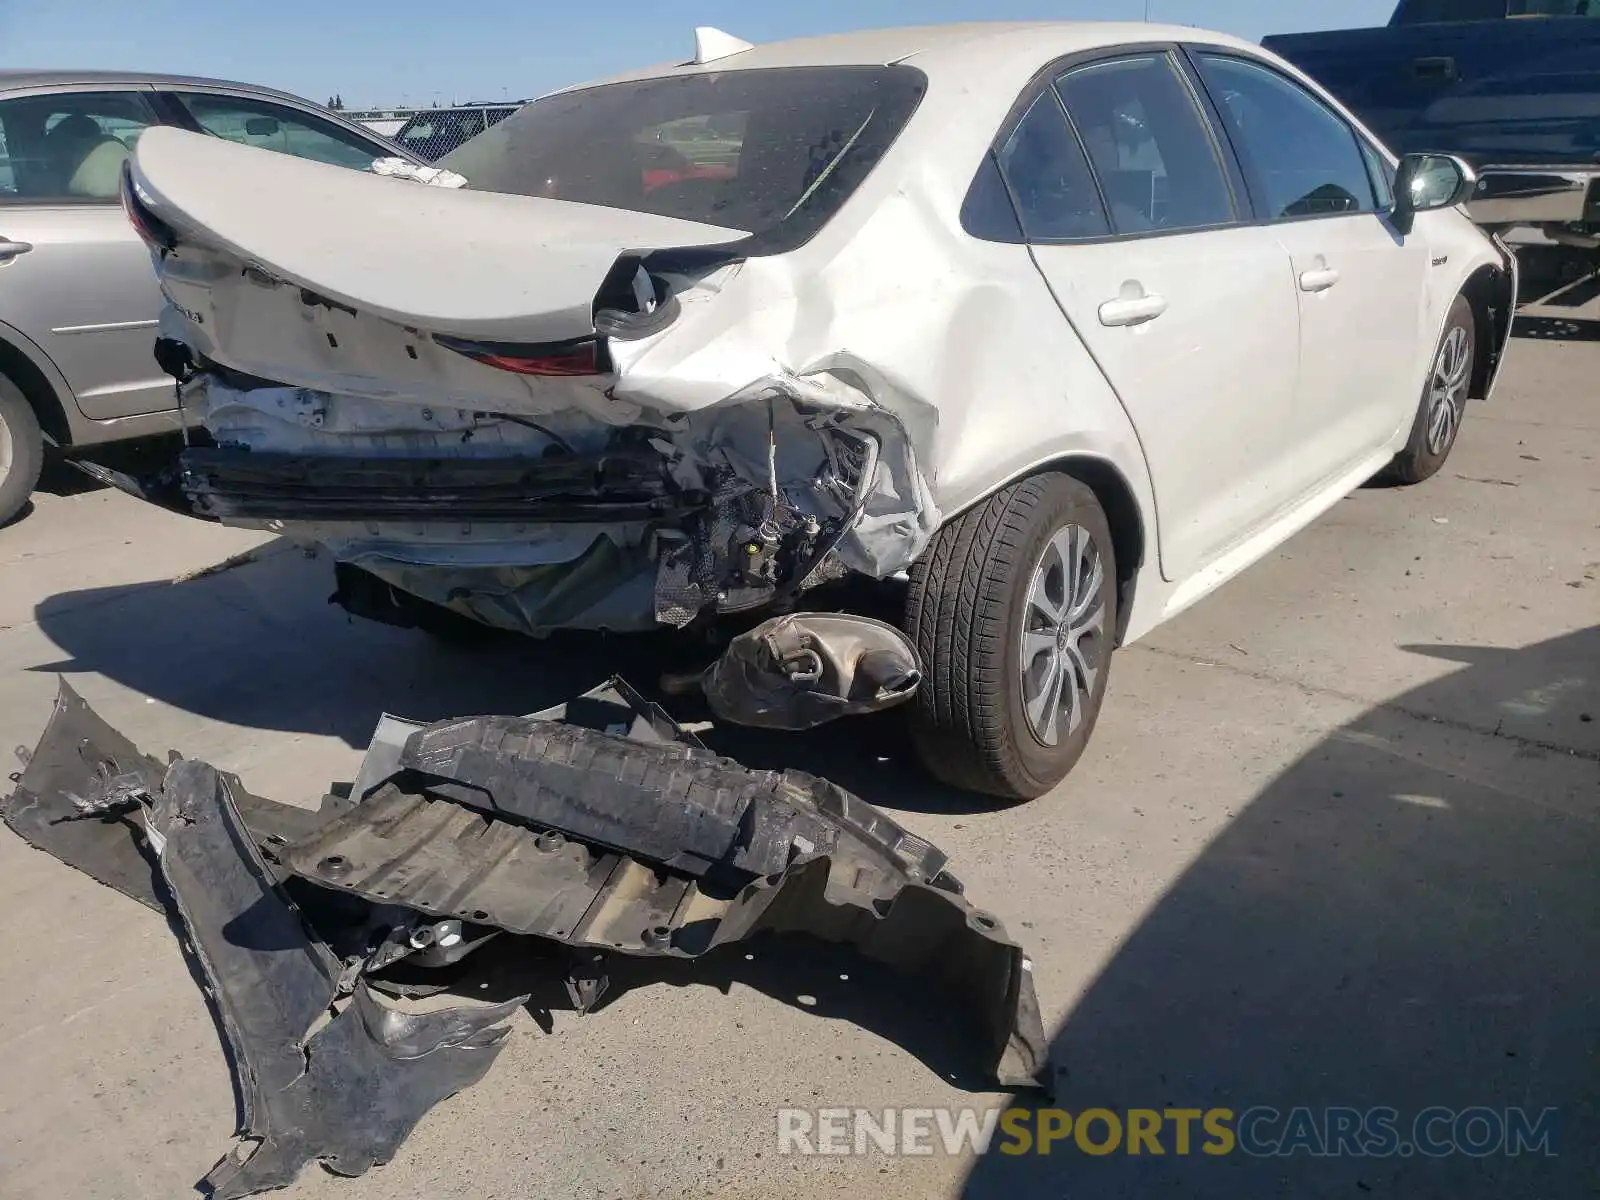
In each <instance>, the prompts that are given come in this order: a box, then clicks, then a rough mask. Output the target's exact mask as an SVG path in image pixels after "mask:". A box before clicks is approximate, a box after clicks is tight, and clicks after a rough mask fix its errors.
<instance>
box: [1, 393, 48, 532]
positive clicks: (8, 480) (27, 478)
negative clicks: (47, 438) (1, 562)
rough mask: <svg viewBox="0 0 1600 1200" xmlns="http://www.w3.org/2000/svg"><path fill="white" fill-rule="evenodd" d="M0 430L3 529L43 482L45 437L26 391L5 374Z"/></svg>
mask: <svg viewBox="0 0 1600 1200" xmlns="http://www.w3.org/2000/svg"><path fill="white" fill-rule="evenodd" d="M0 427H3V428H0V525H5V524H7V523H8V522H10V521H11V520H13V519H14V518H15V517H16V516H17V514H18V513H20V512H21V511H22V508H23V505H25V504H27V503H28V497H29V496H31V495H33V489H34V487H35V486H36V485H37V484H38V482H39V472H40V471H42V470H43V469H44V434H43V433H41V432H40V430H39V418H38V417H36V416H34V413H33V406H32V405H31V404H29V403H28V398H27V397H26V396H24V395H23V394H22V389H21V388H19V387H18V386H17V385H16V384H15V383H13V382H12V381H11V379H10V378H9V377H8V376H6V375H4V374H0ZM8 447H9V449H10V454H9V455H7V454H6V453H5V450H6V448H8ZM8 457H9V460H10V461H9V462H7V461H6V460H7V458H8Z"/></svg>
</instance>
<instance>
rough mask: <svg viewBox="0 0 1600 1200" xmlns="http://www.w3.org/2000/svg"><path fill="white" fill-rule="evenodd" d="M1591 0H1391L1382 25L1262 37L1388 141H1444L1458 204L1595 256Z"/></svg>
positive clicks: (1588, 263)
mask: <svg viewBox="0 0 1600 1200" xmlns="http://www.w3.org/2000/svg"><path fill="white" fill-rule="evenodd" d="M1595 18H1600V0H1400V2H1399V4H1398V5H1397V6H1396V8H1395V10H1394V16H1393V17H1392V18H1391V20H1390V22H1389V24H1388V26H1387V27H1385V28H1382V29H1350V30H1341V31H1338V32H1333V33H1301V34H1290V35H1280V36H1276V37H1269V38H1266V39H1264V41H1263V44H1264V45H1265V46H1266V47H1267V48H1269V49H1270V50H1272V51H1273V52H1274V53H1276V54H1279V55H1282V56H1283V57H1284V58H1286V59H1288V60H1289V61H1290V62H1292V63H1293V64H1294V65H1295V66H1297V67H1299V68H1300V69H1301V70H1303V71H1306V72H1308V73H1309V74H1310V75H1312V76H1313V77H1314V78H1315V79H1316V80H1317V81H1318V82H1319V83H1321V84H1322V85H1323V86H1324V87H1326V88H1328V89H1329V90H1330V91H1332V92H1333V94H1334V95H1335V96H1337V97H1338V98H1339V99H1340V100H1342V101H1343V102H1344V103H1345V104H1347V105H1349V106H1350V109H1351V111H1352V112H1354V113H1355V114H1356V115H1357V116H1359V117H1360V118H1361V119H1362V120H1363V121H1365V122H1366V123H1367V125H1368V127H1369V128H1371V129H1372V130H1373V131H1374V132H1375V133H1376V134H1378V136H1379V137H1380V138H1382V139H1384V140H1385V141H1386V142H1387V143H1388V144H1389V145H1390V146H1392V147H1394V148H1395V149H1396V150H1398V151H1400V152H1402V153H1405V152H1420V151H1432V152H1437V153H1444V154H1454V155H1458V156H1459V157H1461V158H1463V159H1465V160H1466V161H1467V162H1469V163H1471V164H1472V165H1473V166H1474V167H1475V168H1476V169H1477V172H1478V175H1479V182H1478V187H1477V190H1476V191H1475V193H1474V195H1473V197H1472V199H1471V201H1470V203H1469V206H1468V208H1469V211H1470V212H1471V214H1472V216H1473V217H1474V219H1475V220H1477V221H1478V222H1479V223H1480V224H1482V225H1485V226H1487V227H1490V228H1496V229H1509V228H1511V227H1514V226H1523V227H1527V228H1531V229H1536V230H1539V231H1540V232H1542V233H1543V234H1544V235H1545V236H1546V237H1547V238H1549V239H1550V240H1551V241H1554V242H1556V243H1558V244H1560V245H1564V246H1566V247H1569V248H1571V249H1573V250H1577V251H1580V252H1582V261H1583V264H1584V269H1586V270H1593V269H1595V268H1596V267H1600V254H1597V253H1596V251H1600V20H1596V19H1595Z"/></svg>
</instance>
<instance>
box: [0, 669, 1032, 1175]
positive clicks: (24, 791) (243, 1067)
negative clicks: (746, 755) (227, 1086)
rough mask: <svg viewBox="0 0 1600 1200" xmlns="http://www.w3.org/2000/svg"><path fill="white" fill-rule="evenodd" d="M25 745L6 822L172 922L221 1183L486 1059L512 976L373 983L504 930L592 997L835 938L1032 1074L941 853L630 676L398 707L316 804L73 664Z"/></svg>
mask: <svg viewBox="0 0 1600 1200" xmlns="http://www.w3.org/2000/svg"><path fill="white" fill-rule="evenodd" d="M19 755H20V756H21V757H22V759H23V770H22V771H21V772H20V774H17V775H14V776H13V777H12V779H13V781H14V782H15V783H16V788H15V791H14V792H13V793H12V795H11V796H10V797H9V799H7V800H6V801H5V802H4V805H3V806H0V813H3V816H4V819H5V822H6V824H7V825H9V826H10V827H11V829H12V830H13V831H15V832H16V833H17V834H18V835H19V836H21V837H22V838H23V839H25V840H26V841H28V842H29V843H30V844H32V845H33V846H35V847H37V848H39V849H41V850H44V851H46V852H47V853H50V854H52V855H54V856H55V857H56V858H58V859H60V860H61V861H62V862H65V863H67V864H68V865H70V866H73V867H76V868H78V869H79V870H81V871H84V872H86V873H87V874H89V875H91V876H93V877H94V878H95V879H98V880H99V881H101V882H102V883H105V884H107V885H108V886H110V887H112V888H115V889H116V890H118V891H120V892H122V893H124V894H125V895H128V896H130V897H132V898H133V899H135V900H138V901H140V902H141V903H143V904H146V905H148V906H150V907H152V908H157V909H166V910H168V911H170V912H171V913H172V914H173V915H174V916H175V918H176V919H177V920H178V921H180V922H181V923H182V926H183V928H184V930H185V931H186V933H187V935H188V939H189V950H190V952H191V953H192V955H193V957H194V959H195V960H196V965H197V966H198V968H199V970H200V972H201V973H202V974H203V976H204V978H205V980H206V982H207V984H208V985H209V995H208V999H209V1001H210V1002H211V1003H212V1004H213V1006H214V1008H215V1010H216V1014H217V1016H218V1019H219V1023H220V1025H221V1027H222V1029H223V1032H224V1035H225V1043H226V1046H225V1049H226V1051H227V1053H228V1056H229V1059H230V1061H231V1065H232V1068H233V1072H234V1076H235V1080H236V1083H237V1085H238V1093H239V1096H240V1105H241V1110H242V1111H241V1113H240V1123H239V1139H240V1140H239V1141H238V1142H237V1144H236V1145H235V1146H234V1147H233V1148H232V1149H231V1150H230V1151H229V1153H228V1154H226V1155H224V1156H223V1158H222V1159H221V1161H219V1162H218V1163H217V1165H216V1166H215V1167H214V1168H213V1169H212V1171H211V1172H210V1174H208V1175H207V1176H206V1178H205V1179H204V1180H203V1181H202V1184H201V1186H202V1188H203V1189H204V1190H206V1191H207V1192H208V1193H209V1194H211V1195H214V1196H217V1197H222V1198H224V1200H227V1198H231V1197H241V1196H248V1195H252V1194H255V1193H257V1192H261V1191H266V1190H269V1189H272V1188H278V1187H283V1186H286V1185H287V1184H289V1183H290V1182H292V1181H293V1180H294V1179H295V1177H296V1176H297V1175H298V1173H299V1172H300V1170H301V1169H302V1168H303V1167H304V1166H305V1165H306V1164H307V1163H310V1162H313V1161H316V1162H321V1163H323V1164H324V1165H326V1166H327V1167H328V1168H329V1169H331V1170H333V1171H335V1172H337V1173H339V1174H343V1175H360V1174H362V1173H363V1172H365V1171H366V1170H368V1169H369V1168H371V1167H372V1166H374V1165H379V1164H382V1163H385V1162H387V1161H389V1160H390V1159H391V1158H392V1157H393V1156H394V1154H395V1153H396V1151H397V1150H398V1149H399V1147H400V1144H401V1143H402V1142H403V1141H404V1139H405V1138H406V1136H407V1135H408V1134H409V1133H410V1131H411V1130H412V1128H414V1127H415V1125H416V1124H417V1122H418V1121H419V1120H421V1118H422V1117H423V1116H424V1115H425V1114H426V1113H427V1111H428V1110H429V1109H430V1108H432V1107H433V1105H435V1104H437V1103H438V1102H439V1101H441V1100H444V1099H446V1098H447V1097H449V1096H451V1095H453V1094H454V1093H455V1092H457V1091H460V1090H461V1089H463V1088H466V1087H470V1086H472V1085H473V1084H475V1083H477V1082H478V1081H479V1080H480V1079H482V1078H483V1077H484V1075H485V1074H486V1073H487V1071H488V1070H489V1067H490V1066H491V1065H492V1063H493V1061H494V1059H495V1057H496V1055H497V1054H498V1053H499V1051H500V1049H501V1048H502V1046H503V1045H504V1042H505V1038H506V1036H507V1034H508V1032H509V1027H508V1026H507V1025H506V1024H505V1022H506V1020H507V1019H508V1018H509V1017H510V1016H511V1015H512V1014H513V1012H514V1011H515V1009H516V1008H517V1007H518V1006H519V1005H520V1004H521V1003H522V1002H524V1001H525V1000H526V999H527V997H526V996H522V997H517V998H514V999H511V1000H509V1001H507V1002H505V1003H502V1004H498V1005H492V1006H484V1005H473V1006H470V1007H456V1008H444V1009H435V1010H433V1011H429V1012H427V1013H425V1014H417V1013H411V1012H408V1011H406V1010H405V1009H404V1008H402V1007H400V1006H398V1005H397V1003H396V1002H395V1001H391V1000H385V999H380V997H379V994H378V993H380V992H386V993H388V994H389V995H391V996H404V995H410V994H417V993H418V992H439V991H444V990H448V987H449V976H448V974H447V973H441V972H437V970H436V969H438V968H443V967H447V966H452V965H454V964H455V963H457V962H459V961H460V960H461V959H462V958H463V957H464V956H466V955H468V954H470V953H472V952H474V951H476V950H477V949H478V948H479V947H481V946H482V945H484V944H485V943H486V942H488V941H490V940H497V939H500V940H503V939H506V938H508V937H510V938H520V939H525V940H527V941H528V942H529V955H528V957H529V961H530V963H531V962H533V961H535V960H538V959H539V957H540V956H539V955H538V954H537V953H536V951H537V949H538V946H537V945H535V944H534V943H542V944H543V945H544V947H545V948H547V949H549V948H554V949H556V950H558V951H561V952H562V953H563V954H565V961H566V962H567V964H568V965H567V968H566V984H567V988H568V992H569V994H570V996H571V997H572V1000H573V1005H574V1007H575V1008H576V1009H577V1010H578V1011H579V1012H589V1011H592V1010H593V1009H594V1008H595V1007H596V1006H597V1005H598V1004H599V1002H600V999H601V997H602V995H603V993H604V992H605V989H606V970H605V963H606V961H607V959H608V957H609V956H611V955H618V954H621V955H629V956H658V957H671V958H680V959H694V958H698V957H700V956H701V955H704V954H707V953H709V952H711V951H713V950H715V949H716V948H718V947H720V946H725V945H727V944H729V943H731V942H738V941H742V940H744V939H747V938H750V937H753V936H755V935H757V934H760V933H799V934H808V935H812V936H815V937H818V938H822V939H825V940H828V941H832V942H839V943H846V944H849V945H851V946H854V947H856V948H857V949H859V950H860V951H861V952H862V953H863V954H865V955H867V956H869V957H871V958H874V959H877V960H880V961H882V962H885V963H887V964H889V965H890V966H892V967H894V968H896V969H898V970H900V971H903V972H906V973H908V974H915V975H919V976H922V977H924V978H931V979H932V980H934V981H935V982H936V984H937V985H938V986H940V987H941V988H942V990H943V991H944V992H945V994H946V995H947V996H948V997H949V998H950V999H951V1000H952V1001H953V1002H955V1003H956V1004H958V1005H959V1006H960V1009H961V1010H962V1011H964V1012H965V1013H966V1014H967V1015H968V1018H969V1026H970V1027H971V1029H972V1030H973V1032H974V1035H975V1037H976V1038H977V1039H978V1046H979V1047H980V1048H981V1053H982V1054H983V1057H984V1061H985V1063H986V1064H987V1065H988V1068H989V1070H990V1071H991V1072H992V1075H993V1077H994V1079H995V1080H996V1082H997V1083H998V1084H1000V1085H1001V1086H1003V1087H1032V1086H1039V1085H1040V1084H1041V1080H1042V1079H1043V1078H1044V1077H1045V1076H1046V1075H1047V1074H1048V1062H1047V1058H1046V1050H1047V1046H1046V1042H1045V1038H1044V1031H1043V1026H1042V1023H1041V1020H1040V1014H1039V1006H1038V1000H1037V997H1036V995H1035V993H1034V986H1033V976H1032V966H1031V963H1030V962H1029V960H1028V958H1027V956H1026V955H1025V954H1024V952H1023V951H1022V949H1021V948H1020V947H1018V946H1017V945H1016V944H1015V943H1013V942H1012V941H1010V940H1009V939H1008V938H1007V937H1006V934H1005V931H1004V930H1003V929H1002V927H1001V925H1000V923H999V921H998V920H997V919H996V918H994V917H992V916H990V915H989V914H987V913H984V912H981V911H979V910H978V909H975V908H973V907H972V905H970V904H969V903H968V901H967V900H966V898H965V896H964V895H963V891H962V886H961V884H960V882H959V881H958V880H957V879H956V877H955V876H954V875H952V874H951V873H950V871H949V870H948V869H947V867H946V857H945V855H944V854H943V853H942V852H940V851H939V850H938V849H937V848H935V847H934V846H932V845H931V844H929V843H928V842H926V841H925V840H923V839H922V838H919V837H917V836H916V835H915V834H912V833H910V832H908V831H907V830H905V829H903V828H902V827H901V826H899V825H898V824H896V823H895V822H894V821H892V820H891V819H890V818H889V817H887V816H886V815H885V814H883V813H881V812H879V811H878V810H877V809H875V808H873V807H872V806H871V805H870V804H868V803H866V802H865V801H863V800H861V799H860V798H859V797H857V796H854V795H852V794H850V793H849V792H847V791H845V790H843V789H842V788H839V787H838V786H836V785H834V784H832V783H830V782H828V781H827V780H824V779H819V778H817V777H815V776H811V775H807V774H804V773H802V772H798V771H753V770H750V769H748V768H746V767H744V766H741V765H740V764H739V763H737V762H734V761H732V760H731V759H727V758H723V757H720V756H718V755H716V754H714V753H712V752H711V751H709V750H707V749H705V748H704V747H703V746H702V745H700V744H699V743H698V741H697V740H696V739H695V738H694V737H693V735H692V734H689V733H688V732H686V731H685V730H683V729H682V728H681V727H680V726H678V725H677V724H676V723H675V722H674V721H672V720H671V718H670V717H668V716H667V715H666V713H665V712H663V711H662V710H661V709H660V708H658V707H656V706H654V705H652V704H649V703H648V702H646V701H645V700H643V699H642V698H641V697H640V696H639V695H638V694H637V693H635V692H634V691H633V690H632V689H631V688H630V687H629V686H628V685H627V684H626V683H625V682H623V681H622V680H620V679H612V680H611V681H609V682H608V683H607V684H605V685H603V686H601V687H599V688H596V689H594V690H593V691H591V692H589V693H587V694H585V695H584V696H581V697H577V698H574V699H573V700H571V701H569V702H567V703H566V704H564V705H561V706H558V707H557V708H555V709H551V710H547V711H546V712H543V713H539V714H535V715H534V716H531V717H499V716H487V717H467V718H461V719H457V720H452V721H444V722H439V723H436V724H433V725H419V724H415V723H412V722H407V721H402V720H399V719H396V718H393V717H385V718H384V719H383V720H382V721H381V722H380V724H379V726H378V729H377V732H376V733H375V735H374V739H373V743H372V745H371V747H370V748H369V749H368V752H367V756H366V759H365V760H364V762H363V764H362V767H361V771H360V774H359V775H358V778H357V780H356V781H355V783H354V784H352V785H350V786H349V787H348V788H337V789H335V790H334V791H333V792H331V793H330V794H329V795H328V796H327V797H326V798H325V800H324V802H323V806H322V809H321V810H320V811H312V810H309V809H305V808H301V807H298V806H294V805H286V804H280V803H277V802H274V801H271V800H267V799H263V798H261V797H258V796H254V795H252V794H251V793H249V792H248V791H247V790H246V789H245V788H244V787H243V785H242V784H241V783H240V782H239V780H237V779H236V778H234V777H233V776H231V775H228V774H226V773H224V772H222V771H219V770H218V769H217V768H215V767H213V766H211V765H209V764H207V763H204V762H199V761H194V760H186V759H183V758H181V757H180V756H178V755H177V754H173V755H172V756H171V761H170V762H169V763H167V764H162V763H161V762H159V761H157V760H155V759H153V758H150V757H148V756H147V755H145V754H143V753H141V752H140V751H139V750H138V749H137V748H136V747H135V746H134V745H133V743H132V742H130V741H129V740H128V739H127V738H126V737H124V736H123V735H121V734H120V733H118V732H117V731H116V730H114V729H112V728H111V727H110V726H109V725H107V724H106V723H105V722H104V721H103V720H101V719H100V717H98V716H97V715H96V714H95V713H94V712H93V711H92V710H91V709H90V708H89V706H88V705H87V704H85V703H84V701H83V700H82V699H81V698H80V697H79V696H78V695H77V694H76V693H75V692H74V691H73V690H72V689H71V688H70V687H68V686H67V685H66V683H65V682H63V683H62V684H61V687H60V693H59V695H58V697H57V699H56V704H55V708H54V712H53V714H52V716H51V719H50V722H49V725H48V726H47V728H46V729H45V732H44V735H43V736H42V738H41V739H40V741H39V743H38V745H37V747H36V748H35V749H34V750H33V751H31V752H28V751H22V750H19ZM400 963H404V964H405V965H406V966H407V967H408V968H411V970H410V971H409V973H408V975H407V978H409V979H411V980H413V981H414V980H416V979H417V978H418V977H419V976H420V977H422V978H423V979H424V980H426V979H427V978H428V977H429V976H430V972H432V973H438V974H439V978H440V979H441V980H443V982H441V983H438V984H435V985H429V984H427V983H426V982H424V983H422V984H417V983H415V982H412V983H410V984H403V983H399V982H396V981H395V980H394V979H392V978H390V977H388V975H386V973H390V972H391V969H392V968H394V967H395V966H396V965H397V964H400ZM380 1097H381V1098H382V1103H377V1102H375V1101H377V1100H378V1098H380Z"/></svg>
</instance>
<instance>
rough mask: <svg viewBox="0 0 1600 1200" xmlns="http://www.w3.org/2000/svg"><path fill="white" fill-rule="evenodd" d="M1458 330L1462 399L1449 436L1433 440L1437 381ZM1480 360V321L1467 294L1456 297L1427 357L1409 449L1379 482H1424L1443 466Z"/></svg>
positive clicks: (1399, 456) (1408, 483) (1401, 484)
mask: <svg viewBox="0 0 1600 1200" xmlns="http://www.w3.org/2000/svg"><path fill="white" fill-rule="evenodd" d="M1458 332H1464V333H1465V334H1466V339H1467V346H1466V361H1465V362H1464V363H1462V364H1461V381H1460V385H1459V398H1458V399H1457V400H1455V401H1453V402H1452V403H1453V404H1454V413H1455V415H1454V417H1453V418H1452V419H1451V420H1450V423H1449V431H1448V436H1446V437H1444V438H1443V439H1442V440H1441V441H1439V442H1437V443H1431V442H1430V437H1431V436H1432V433H1433V417H1434V407H1435V405H1434V401H1435V397H1434V384H1435V381H1436V380H1437V379H1438V377H1439V373H1440V369H1441V362H1442V356H1443V355H1444V354H1445V350H1446V347H1447V346H1448V345H1449V344H1450V340H1451V338H1452V337H1454V336H1456V335H1457V333H1458ZM1477 362H1478V322H1477V318H1476V317H1475V316H1474V315H1473V312H1472V305H1471V303H1470V302H1469V301H1468V300H1467V298H1466V297H1465V296H1457V297H1456V298H1455V302H1454V303H1452V304H1451V305H1450V312H1449V314H1448V315H1447V316H1446V317H1445V322H1444V332H1443V333H1441V334H1440V335H1439V344H1438V345H1437V346H1436V347H1434V351H1433V357H1432V358H1430V359H1429V360H1428V374H1427V378H1425V379H1424V380H1423V382H1422V399H1421V401H1420V402H1419V403H1418V404H1417V417H1416V420H1415V421H1413V422H1412V425H1411V437H1410V438H1409V439H1408V440H1407V441H1406V448H1405V449H1404V450H1402V451H1400V453H1399V454H1397V455H1395V456H1394V458H1393V459H1392V460H1391V461H1390V463H1389V465H1388V466H1387V467H1385V468H1384V469H1383V471H1382V472H1381V473H1380V474H1379V475H1378V482H1379V483H1385V484H1394V485H1398V486H1402V487H1405V486H1409V485H1411V484H1414V483H1421V482H1422V481H1423V480H1424V479H1428V478H1430V477H1431V476H1433V475H1435V474H1437V473H1438V471H1439V468H1440V467H1442V466H1444V460H1445V459H1447V458H1449V457H1450V451H1451V450H1453V449H1454V448H1455V444H1456V438H1457V436H1459V434H1460V432H1461V421H1462V418H1463V417H1465V416H1466V411H1467V393H1468V392H1469V391H1470V390H1471V388H1472V373H1473V370H1474V369H1475V368H1476V366H1477Z"/></svg>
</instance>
